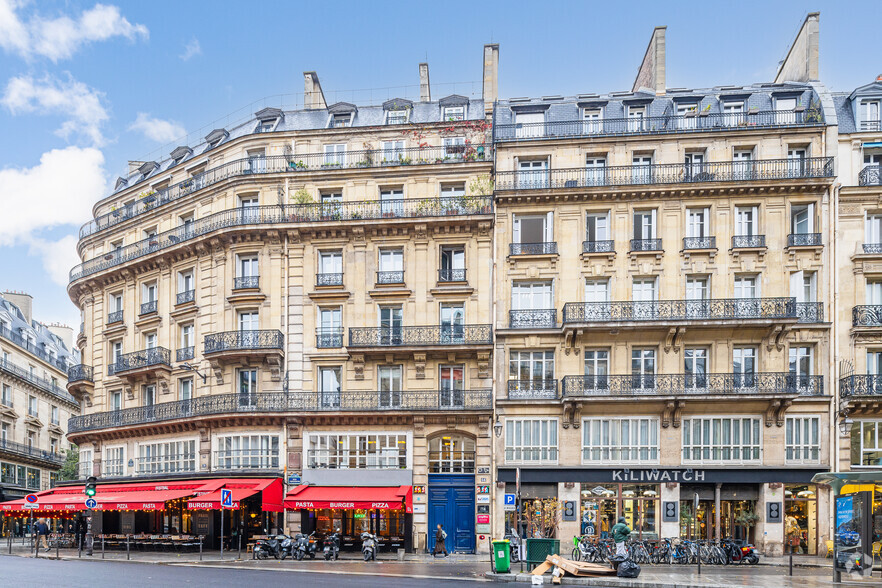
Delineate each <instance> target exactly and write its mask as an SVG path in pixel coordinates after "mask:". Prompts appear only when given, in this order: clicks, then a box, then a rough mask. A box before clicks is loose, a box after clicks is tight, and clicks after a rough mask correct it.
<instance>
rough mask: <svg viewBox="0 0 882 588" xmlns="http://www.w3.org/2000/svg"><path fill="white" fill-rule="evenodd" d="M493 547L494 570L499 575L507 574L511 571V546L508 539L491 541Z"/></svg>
mask: <svg viewBox="0 0 882 588" xmlns="http://www.w3.org/2000/svg"><path fill="white" fill-rule="evenodd" d="M491 545H492V546H493V569H495V570H496V573H497V574H507V573H508V571H509V570H510V569H511V545H509V543H508V539H497V540H495V541H491Z"/></svg>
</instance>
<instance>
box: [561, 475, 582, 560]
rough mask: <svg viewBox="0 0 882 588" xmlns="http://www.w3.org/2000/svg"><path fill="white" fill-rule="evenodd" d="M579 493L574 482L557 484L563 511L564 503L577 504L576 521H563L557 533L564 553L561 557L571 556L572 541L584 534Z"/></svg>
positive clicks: (578, 487)
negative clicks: (570, 501)
mask: <svg viewBox="0 0 882 588" xmlns="http://www.w3.org/2000/svg"><path fill="white" fill-rule="evenodd" d="M567 486H569V487H567ZM579 491H580V486H579V484H576V483H572V482H558V483H557V496H558V500H560V506H561V509H563V503H564V502H566V501H568V500H572V501H574V502H575V503H576V520H575V521H561V522H560V528H559V529H558V533H557V537H558V539H560V549H561V551H562V552H563V553H562V554H561V555H563V556H564V557H568V556H569V552H570V551H571V549H570V546H571V543H570V542H571V541H572V539H573V537H578V536H580V535H581V534H582V527H581V524H582V509H581V508H580V504H581V496H580V493H579Z"/></svg>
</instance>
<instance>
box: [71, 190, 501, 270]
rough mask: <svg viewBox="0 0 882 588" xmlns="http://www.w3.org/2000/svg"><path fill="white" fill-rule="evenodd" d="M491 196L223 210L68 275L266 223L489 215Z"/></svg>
mask: <svg viewBox="0 0 882 588" xmlns="http://www.w3.org/2000/svg"><path fill="white" fill-rule="evenodd" d="M492 212H493V198H492V196H456V197H445V198H410V199H404V200H393V201H389V200H383V201H380V200H369V201H361V202H337V203H334V204H324V203H316V204H286V205H280V206H258V207H253V208H241V207H239V208H233V209H229V210H224V211H221V212H218V213H215V214H212V215H209V216H206V217H204V218H201V219H197V220H195V221H193V222H192V223H190V224H188V225H186V226H181V227H177V228H174V229H171V230H168V231H165V232H162V233H159V234H158V235H155V236H153V237H150V238H149V239H143V240H141V241H138V242H136V243H132V244H131V245H126V246H124V247H121V248H119V249H116V250H115V251H112V252H110V253H107V254H105V255H102V256H100V257H96V258H93V259H90V260H88V261H85V262H83V263H81V264H79V265H78V266H76V267H74V268H73V269H72V270H71V271H70V276H69V277H70V281H71V282H73V281H76V280H78V279H81V278H84V277H86V276H90V275H92V274H95V273H98V272H101V271H104V270H106V269H109V268H113V267H116V266H119V265H122V264H125V263H129V262H131V261H134V260H136V259H140V258H142V257H145V256H148V255H152V254H155V253H158V252H160V251H164V250H166V249H170V248H172V247H176V246H178V245H180V244H182V243H186V242H188V241H192V240H194V239H197V238H200V237H202V236H204V235H207V234H209V233H213V232H214V231H219V230H223V229H230V228H236V227H255V228H257V227H260V226H263V225H296V224H306V223H323V222H344V221H345V222H364V221H370V220H379V219H393V220H394V219H411V220H412V219H421V218H448V217H465V216H473V215H489V214H491V213H492Z"/></svg>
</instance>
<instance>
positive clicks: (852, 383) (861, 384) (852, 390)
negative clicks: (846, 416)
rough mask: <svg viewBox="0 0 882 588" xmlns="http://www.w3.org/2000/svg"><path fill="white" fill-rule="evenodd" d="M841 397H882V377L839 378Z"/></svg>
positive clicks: (872, 375) (857, 376) (855, 375)
mask: <svg viewBox="0 0 882 588" xmlns="http://www.w3.org/2000/svg"><path fill="white" fill-rule="evenodd" d="M839 396H840V397H842V398H848V397H852V396H882V375H880V374H853V375H851V376H845V377H844V378H839Z"/></svg>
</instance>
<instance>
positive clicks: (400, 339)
mask: <svg viewBox="0 0 882 588" xmlns="http://www.w3.org/2000/svg"><path fill="white" fill-rule="evenodd" d="M492 343H493V327H492V326H491V325H429V326H424V327H352V328H350V329H349V347H405V346H411V345H414V346H419V345H491V344H492Z"/></svg>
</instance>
